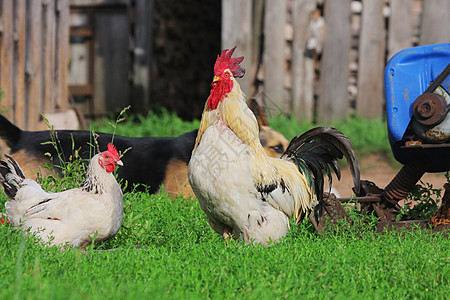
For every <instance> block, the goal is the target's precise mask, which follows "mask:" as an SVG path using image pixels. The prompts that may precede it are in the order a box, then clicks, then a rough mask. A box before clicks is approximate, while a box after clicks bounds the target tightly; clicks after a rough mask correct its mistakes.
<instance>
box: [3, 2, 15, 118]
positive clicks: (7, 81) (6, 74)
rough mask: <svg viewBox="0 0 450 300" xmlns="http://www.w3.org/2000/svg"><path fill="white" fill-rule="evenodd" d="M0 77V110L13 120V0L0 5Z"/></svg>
mask: <svg viewBox="0 0 450 300" xmlns="http://www.w3.org/2000/svg"><path fill="white" fill-rule="evenodd" d="M1 14H2V15H1V27H2V35H1V53H0V62H1V65H0V67H1V70H0V71H1V79H0V86H1V90H2V93H3V97H2V99H1V104H2V105H1V109H2V111H7V116H8V118H9V119H10V120H12V121H14V108H13V103H14V102H13V80H12V76H11V74H12V71H13V56H12V55H11V54H12V53H13V51H14V43H13V0H3V3H2V7H1Z"/></svg>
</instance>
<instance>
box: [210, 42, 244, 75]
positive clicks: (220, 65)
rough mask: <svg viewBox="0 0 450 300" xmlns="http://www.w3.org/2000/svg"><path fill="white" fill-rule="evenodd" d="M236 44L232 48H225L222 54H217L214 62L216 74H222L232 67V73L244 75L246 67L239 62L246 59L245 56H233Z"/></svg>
mask: <svg viewBox="0 0 450 300" xmlns="http://www.w3.org/2000/svg"><path fill="white" fill-rule="evenodd" d="M235 49H236V46H234V48H232V49H230V50H229V49H225V50H223V51H222V54H221V55H217V59H216V63H215V64H214V75H215V76H220V74H222V73H223V71H225V70H226V69H230V71H231V73H233V76H234V77H238V78H241V77H244V75H245V69H244V68H243V67H241V66H240V65H239V64H240V63H241V62H242V61H243V60H244V57H243V56H241V57H235V58H232V57H231V56H232V55H233V53H234V50H235Z"/></svg>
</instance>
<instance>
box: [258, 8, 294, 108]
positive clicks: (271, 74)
mask: <svg viewBox="0 0 450 300" xmlns="http://www.w3.org/2000/svg"><path fill="white" fill-rule="evenodd" d="M285 26H286V0H266V11H265V19H264V55H263V61H264V93H265V97H264V98H265V101H266V111H267V112H268V114H269V115H271V114H277V113H280V112H287V111H288V105H286V103H285V101H284V73H285V53H284V47H285V43H286V41H285Z"/></svg>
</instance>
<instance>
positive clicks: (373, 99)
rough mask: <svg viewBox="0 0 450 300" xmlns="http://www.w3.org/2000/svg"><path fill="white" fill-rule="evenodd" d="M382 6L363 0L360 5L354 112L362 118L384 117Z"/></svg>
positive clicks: (375, 2)
mask: <svg viewBox="0 0 450 300" xmlns="http://www.w3.org/2000/svg"><path fill="white" fill-rule="evenodd" d="M383 5H384V2H383V1H379V0H366V1H364V4H363V12H362V18H361V36H360V42H359V63H358V65H359V70H358V98H357V99H356V110H357V111H358V113H359V114H360V115H361V116H363V117H365V118H379V117H381V116H382V115H383V103H384V66H385V57H384V56H385V51H386V31H385V30H384V16H383Z"/></svg>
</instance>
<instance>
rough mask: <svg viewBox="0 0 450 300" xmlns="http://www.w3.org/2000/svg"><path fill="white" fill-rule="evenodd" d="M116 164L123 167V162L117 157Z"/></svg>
mask: <svg viewBox="0 0 450 300" xmlns="http://www.w3.org/2000/svg"><path fill="white" fill-rule="evenodd" d="M116 165H118V166H121V167H123V162H122V161H121V160H120V159H119V160H118V161H116Z"/></svg>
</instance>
